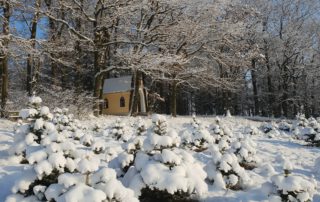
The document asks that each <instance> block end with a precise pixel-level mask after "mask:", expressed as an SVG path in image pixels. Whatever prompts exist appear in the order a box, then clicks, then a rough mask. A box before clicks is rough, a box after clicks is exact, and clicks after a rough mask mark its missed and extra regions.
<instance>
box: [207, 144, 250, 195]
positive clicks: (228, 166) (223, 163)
mask: <svg viewBox="0 0 320 202" xmlns="http://www.w3.org/2000/svg"><path fill="white" fill-rule="evenodd" d="M210 150H211V155H212V160H211V161H209V162H208V163H207V165H206V166H205V171H206V172H207V175H208V176H207V179H208V180H209V181H210V182H213V184H214V185H215V186H216V187H217V188H221V189H233V190H239V189H243V188H245V187H246V186H248V185H250V183H251V179H250V178H249V176H248V174H247V173H246V171H245V169H244V168H242V167H241V166H240V164H239V162H238V158H237V157H236V155H235V154H233V153H232V152H226V153H224V154H222V153H221V152H220V150H219V147H218V146H217V145H212V146H211V148H210Z"/></svg>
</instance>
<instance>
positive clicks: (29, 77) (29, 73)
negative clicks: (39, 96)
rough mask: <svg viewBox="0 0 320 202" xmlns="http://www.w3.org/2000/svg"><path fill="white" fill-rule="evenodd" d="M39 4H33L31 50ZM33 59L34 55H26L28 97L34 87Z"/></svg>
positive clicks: (35, 31)
mask: <svg viewBox="0 0 320 202" xmlns="http://www.w3.org/2000/svg"><path fill="white" fill-rule="evenodd" d="M40 4H41V0H37V1H36V2H35V9H36V10H35V13H34V16H33V19H32V23H31V33H30V41H31V48H32V49H35V46H36V42H35V39H36V36H37V25H38V19H39V9H40V6H41V5H40ZM34 60H35V58H34V55H33V54H31V53H29V54H28V59H27V92H28V95H29V96H31V95H32V93H33V87H34V82H35V81H34V78H35V77H34V76H35V75H32V72H35V69H36V68H35V61H34Z"/></svg>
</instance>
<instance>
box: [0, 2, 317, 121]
mask: <svg viewBox="0 0 320 202" xmlns="http://www.w3.org/2000/svg"><path fill="white" fill-rule="evenodd" d="M0 6H1V9H0V26H1V30H2V33H1V37H0V47H1V49H0V62H1V63H0V68H1V75H2V76H1V115H2V116H5V115H6V112H8V111H10V110H14V109H16V108H17V107H19V106H21V105H23V104H24V103H23V102H24V101H23V100H25V98H26V97H27V96H30V95H32V94H33V93H34V92H35V93H37V94H39V95H40V96H42V97H43V99H44V100H45V101H46V102H47V103H48V104H51V105H53V106H59V107H61V106H66V107H69V108H71V110H73V111H74V112H76V114H77V113H78V114H79V115H80V114H81V113H84V112H87V111H91V110H93V112H94V114H95V115H99V114H101V107H102V86H103V80H104V79H106V78H110V77H115V76H121V75H127V74H130V75H133V78H134V84H135V85H134V96H133V98H134V99H132V103H131V105H132V114H134V112H135V111H136V110H137V108H138V107H139V106H138V103H139V96H138V90H137V89H138V88H139V80H140V79H141V78H142V79H143V80H144V81H145V84H146V85H147V87H148V89H149V93H150V94H149V98H150V100H149V102H150V103H149V111H154V112H158V113H168V114H172V115H173V116H176V115H177V114H181V115H184V114H191V113H194V112H195V113H198V114H224V113H225V112H226V111H227V110H230V111H231V112H232V113H233V114H239V115H263V116H287V117H292V116H294V115H295V114H297V113H298V112H301V113H306V114H307V115H316V114H317V113H319V103H318V99H317V98H318V97H319V90H318V89H319V88H318V87H319V83H318V75H319V73H320V72H319V71H318V68H319V64H320V61H319V50H320V49H319V39H320V36H319V33H320V32H319V9H318V8H319V7H318V6H319V3H318V2H317V1H316V0H308V1H302V0H276V1H274V0H266V1H264V0H258V1H256V0H236V1H234V0H229V1H223V0H216V1H212V0H193V1H191V0H174V1H170V0H162V1H161V0H144V1H141V0H93V1H92V0H65V1H62V0H28V1H24V0H2V1H0ZM19 108H20V107H19Z"/></svg>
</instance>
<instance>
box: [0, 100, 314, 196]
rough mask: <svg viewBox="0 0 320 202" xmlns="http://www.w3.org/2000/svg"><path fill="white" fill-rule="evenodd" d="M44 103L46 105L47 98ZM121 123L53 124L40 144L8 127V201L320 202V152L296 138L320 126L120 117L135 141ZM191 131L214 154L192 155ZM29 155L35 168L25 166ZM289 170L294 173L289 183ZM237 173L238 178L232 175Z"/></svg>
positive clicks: (3, 168)
mask: <svg viewBox="0 0 320 202" xmlns="http://www.w3.org/2000/svg"><path fill="white" fill-rule="evenodd" d="M34 102H35V103H37V104H40V103H39V100H37V99H35V100H34ZM39 110H40V113H41V115H43V116H48V115H49V114H50V110H48V109H47V108H43V107H42V108H39ZM39 110H37V109H28V110H24V111H22V112H21V115H23V116H22V117H24V118H25V119H29V118H32V117H33V116H34V115H36V114H38V113H39ZM55 113H56V112H55ZM60 113H61V114H63V113H65V112H63V111H62V110H61V112H60ZM71 118H72V117H69V116H67V115H64V117H61V119H60V120H59V121H61V123H62V122H64V123H67V122H68V121H69V122H70V120H71ZM53 119H54V118H53ZM116 119H118V117H116V118H115V117H113V116H106V117H101V118H92V119H91V120H85V121H81V122H80V125H82V126H83V127H84V128H87V129H82V128H78V129H75V130H74V129H71V128H73V127H71V128H69V129H70V130H69V129H68V128H64V130H61V131H56V126H55V125H54V124H55V123H54V122H53V121H50V120H47V119H46V118H44V117H43V118H42V119H37V120H35V125H34V128H35V129H44V130H43V137H44V139H43V140H42V142H41V143H40V144H38V143H36V142H35V141H36V136H35V135H34V134H33V133H32V132H30V131H29V128H28V126H27V125H25V123H19V124H20V126H17V127H16V128H15V129H16V130H15V135H13V134H14V131H13V126H14V123H12V122H9V121H5V120H3V121H2V120H0V190H1V191H0V201H39V200H40V198H42V197H46V199H48V200H51V199H54V200H55V201H103V200H117V201H133V202H135V201H138V199H137V196H139V195H140V194H141V192H140V191H141V189H142V188H144V187H150V188H156V189H160V190H166V191H168V192H169V193H174V192H176V191H178V190H182V191H185V192H187V193H195V194H196V195H198V196H200V197H201V201H226V202H235V201H248V202H249V201H250V202H253V201H265V202H267V201H281V198H279V195H277V193H275V192H274V191H275V189H278V190H281V191H282V192H283V193H288V192H290V191H292V190H300V192H299V193H298V194H297V199H298V200H300V201H307V200H309V199H311V200H313V201H320V189H319V184H320V174H319V173H320V171H319V170H320V169H319V166H320V160H319V159H320V149H319V148H317V147H309V146H305V145H306V142H305V141H304V139H297V138H296V137H297V136H296V135H295V134H297V133H299V134H301V133H303V134H304V135H307V134H311V133H312V134H313V133H314V131H316V128H317V127H318V125H319V124H318V120H317V119H310V120H307V119H304V118H303V117H300V118H299V119H298V122H297V123H293V124H290V123H291V122H289V121H286V120H283V121H282V122H280V123H275V122H274V123H268V124H264V127H262V128H260V126H261V125H262V123H261V122H256V121H251V120H247V119H245V118H243V117H236V116H231V117H225V118H224V117H219V121H218V122H217V119H216V117H196V121H195V122H192V117H178V118H172V117H170V116H163V115H154V116H153V117H152V119H151V117H142V118H140V119H139V120H138V119H136V118H132V117H119V120H120V121H121V127H122V126H125V127H127V128H128V130H126V132H127V135H128V137H129V138H128V139H127V140H126V142H125V141H124V139H119V140H116V139H115V138H113V137H112V132H111V131H112V130H111V128H112V127H113V126H114V124H115V120H116ZM139 123H141V124H139ZM190 123H192V124H190ZM95 124H99V125H100V126H101V131H100V132H99V131H93V130H91V128H94V125H95ZM135 124H136V125H135ZM213 124H214V125H215V127H213V126H212V125H213ZM142 125H144V126H145V127H146V129H147V130H144V131H143V132H142V133H138V132H137V127H138V126H142ZM133 127H135V128H133ZM193 128H195V129H193ZM288 128H290V129H288ZM260 129H262V130H260ZM263 130H270V131H268V133H264V132H263ZM287 130H290V131H289V132H288V131H287ZM196 131H198V132H197V133H195V132H196ZM118 132H119V131H117V133H118ZM126 132H124V133H126ZM119 133H121V132H119ZM184 133H188V134H185V135H186V136H185V137H187V138H189V137H191V138H190V139H189V141H191V142H192V141H194V140H195V139H198V140H200V139H202V138H203V139H206V140H208V141H206V142H205V144H206V147H205V148H208V149H206V150H203V151H200V152H199V151H195V150H192V148H185V147H183V142H184V141H185V139H184V138H183V134H184ZM18 134H21V136H20V135H18ZM84 134H85V135H84ZM136 135H139V136H136ZM249 136H250V137H249ZM194 137H195V138H194ZM79 139H81V141H79ZM216 140H217V141H218V144H215V141H216ZM81 143H83V144H85V143H88V144H90V145H91V146H90V147H86V146H84V145H82V144H81ZM12 146H14V147H12ZM24 151H26V156H25V158H26V160H27V161H28V164H20V161H21V160H22V156H23V152H24ZM94 151H100V153H99V152H98V153H94ZM15 153H16V154H20V155H19V156H16V155H14V154H15ZM115 158H117V161H118V165H117V166H118V167H119V168H120V167H124V166H128V165H132V167H129V168H127V169H128V170H127V171H126V172H124V173H123V174H124V175H123V176H121V177H120V178H119V176H118V175H117V174H118V171H117V170H115V169H113V168H110V165H111V162H113V160H114V159H115ZM239 162H250V163H252V162H254V163H255V166H256V168H254V169H253V170H245V169H244V168H242V167H241V166H240V164H239ZM117 166H116V167H117ZM54 169H58V170H59V171H60V172H61V173H60V174H59V175H58V176H57V179H58V182H57V183H56V184H51V185H49V186H48V187H44V186H35V187H33V189H32V191H33V192H34V194H35V195H34V196H29V197H25V198H22V195H21V194H19V193H24V192H25V191H27V190H28V189H29V186H30V184H31V183H33V182H34V181H35V180H36V179H39V180H41V179H43V178H44V177H45V176H47V175H50V174H51V173H53V170H54ZM283 169H286V170H290V171H291V172H292V174H290V175H289V176H287V177H286V176H285V175H284V171H283ZM231 170H233V171H234V172H231V173H230V174H229V175H227V176H226V175H224V173H225V172H229V171H231ZM313 176H314V177H313ZM205 179H210V180H211V181H212V182H211V183H209V182H208V181H205ZM238 184H240V185H243V188H242V189H241V190H231V189H227V188H228V187H231V186H233V185H238Z"/></svg>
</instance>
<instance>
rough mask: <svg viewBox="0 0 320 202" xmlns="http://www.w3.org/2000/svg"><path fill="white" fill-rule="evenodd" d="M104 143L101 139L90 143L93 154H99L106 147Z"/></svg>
mask: <svg viewBox="0 0 320 202" xmlns="http://www.w3.org/2000/svg"><path fill="white" fill-rule="evenodd" d="M104 144H105V143H104V142H103V141H95V142H94V143H93V144H92V150H93V152H94V153H95V154H101V153H103V152H104V151H105V149H106V147H105V145H104Z"/></svg>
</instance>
